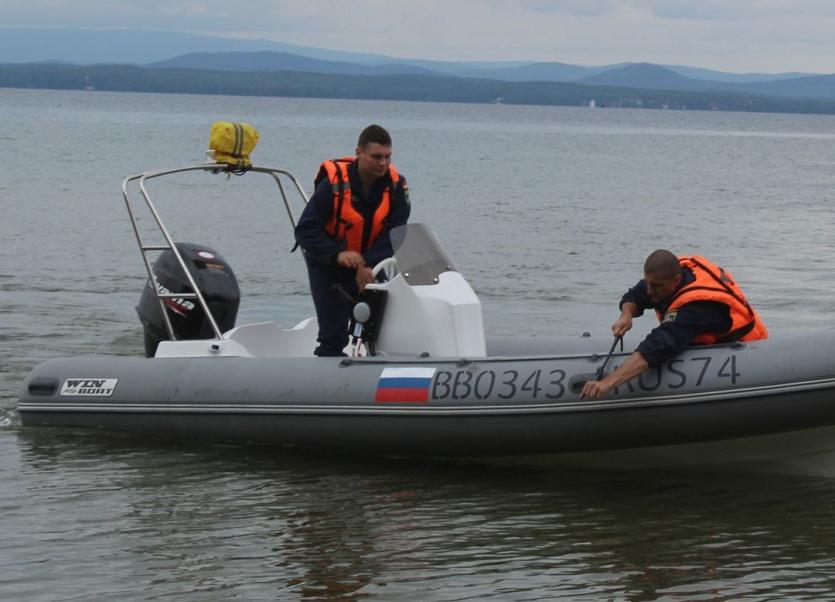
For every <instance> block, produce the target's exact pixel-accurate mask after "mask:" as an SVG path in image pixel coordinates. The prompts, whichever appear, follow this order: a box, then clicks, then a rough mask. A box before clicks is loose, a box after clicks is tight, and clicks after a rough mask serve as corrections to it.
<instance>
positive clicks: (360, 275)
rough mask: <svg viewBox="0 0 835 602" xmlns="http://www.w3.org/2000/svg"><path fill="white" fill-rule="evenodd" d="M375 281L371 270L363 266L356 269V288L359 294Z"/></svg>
mask: <svg viewBox="0 0 835 602" xmlns="http://www.w3.org/2000/svg"><path fill="white" fill-rule="evenodd" d="M375 280H376V278H374V273H373V271H372V269H371V268H367V267H365V266H363V267H361V268H357V288H358V289H359V291H360V292H362V291H363V290H365V285H366V284H371V283H372V282H374V281H375Z"/></svg>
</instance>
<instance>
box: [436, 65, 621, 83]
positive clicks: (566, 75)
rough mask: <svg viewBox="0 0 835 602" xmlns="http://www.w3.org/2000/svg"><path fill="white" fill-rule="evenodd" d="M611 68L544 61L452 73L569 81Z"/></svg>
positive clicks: (516, 80) (517, 80) (499, 77)
mask: <svg viewBox="0 0 835 602" xmlns="http://www.w3.org/2000/svg"><path fill="white" fill-rule="evenodd" d="M611 68H613V66H611V65H607V66H604V67H584V66H581V65H570V64H568V63H557V62H549V63H546V62H543V63H529V64H527V65H517V66H514V67H494V68H484V67H482V68H479V69H472V68H461V67H459V68H458V69H455V70H452V73H454V74H455V75H458V76H460V77H489V78H490V79H501V80H504V81H513V82H525V81H528V82H529V81H542V82H569V81H576V80H580V79H582V78H584V77H589V76H591V75H596V74H598V73H603V72H604V71H608V70H609V69H611Z"/></svg>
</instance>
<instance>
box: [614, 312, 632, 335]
mask: <svg viewBox="0 0 835 602" xmlns="http://www.w3.org/2000/svg"><path fill="white" fill-rule="evenodd" d="M630 328H632V316H627V315H622V316H621V317H620V318H618V319H617V321H616V322H615V323H614V324H612V334H613V335H615V336H616V337H622V336H623V335H625V334H626V333H627V332H628V331H629V329H630Z"/></svg>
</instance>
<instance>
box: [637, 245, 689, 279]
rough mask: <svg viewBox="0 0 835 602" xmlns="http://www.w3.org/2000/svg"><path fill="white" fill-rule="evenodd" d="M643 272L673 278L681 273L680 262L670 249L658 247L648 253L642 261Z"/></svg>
mask: <svg viewBox="0 0 835 602" xmlns="http://www.w3.org/2000/svg"><path fill="white" fill-rule="evenodd" d="M644 274H647V275H653V276H661V277H663V278H673V277H675V276H678V275H679V274H681V264H680V263H679V262H678V257H676V256H675V255H673V254H672V253H671V252H670V251H667V250H666V249H658V250H657V251H653V252H652V253H650V254H649V257H647V260H646V261H645V262H644Z"/></svg>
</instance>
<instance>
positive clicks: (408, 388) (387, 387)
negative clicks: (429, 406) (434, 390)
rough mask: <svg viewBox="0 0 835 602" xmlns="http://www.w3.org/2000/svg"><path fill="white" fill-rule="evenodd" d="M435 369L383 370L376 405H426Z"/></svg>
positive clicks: (375, 398) (375, 400)
mask: <svg viewBox="0 0 835 602" xmlns="http://www.w3.org/2000/svg"><path fill="white" fill-rule="evenodd" d="M434 376H435V368H383V373H382V374H381V375H380V380H378V381H377V393H376V395H375V396H374V402H375V403H426V402H427V401H429V387H431V386H432V378H433V377H434Z"/></svg>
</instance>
